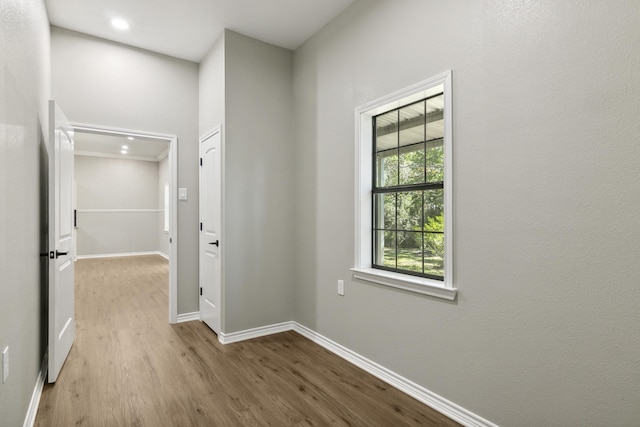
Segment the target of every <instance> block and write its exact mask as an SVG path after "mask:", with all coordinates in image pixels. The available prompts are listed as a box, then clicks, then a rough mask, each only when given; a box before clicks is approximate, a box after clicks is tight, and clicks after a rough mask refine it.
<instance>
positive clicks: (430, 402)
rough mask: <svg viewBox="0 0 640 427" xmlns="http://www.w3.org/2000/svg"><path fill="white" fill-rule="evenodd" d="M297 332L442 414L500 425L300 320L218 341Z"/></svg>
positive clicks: (479, 425)
mask: <svg viewBox="0 0 640 427" xmlns="http://www.w3.org/2000/svg"><path fill="white" fill-rule="evenodd" d="M291 330H292V331H295V332H297V333H299V334H300V335H302V336H304V337H305V338H307V339H309V340H311V341H313V342H315V343H316V344H318V345H320V346H322V347H324V348H326V349H327V350H329V351H331V352H332V353H334V354H336V355H338V356H340V357H342V358H343V359H345V360H347V361H348V362H350V363H352V364H354V365H356V366H357V367H359V368H361V369H362V370H364V371H366V372H368V373H370V374H371V375H373V376H375V377H377V378H379V379H381V380H382V381H384V382H386V383H387V384H389V385H390V386H392V387H395V388H397V389H398V390H400V391H402V392H403V393H406V394H408V395H409V396H411V397H413V398H414V399H416V400H418V401H420V402H422V403H424V404H425V405H427V406H429V407H431V408H433V409H435V410H436V411H438V412H440V413H441V414H443V415H446V416H447V417H449V418H451V419H452V420H454V421H456V422H458V423H460V424H462V425H463V426H467V427H498V426H497V425H496V424H494V423H492V422H491V421H489V420H486V419H484V418H482V417H481V416H479V415H477V414H474V413H473V412H471V411H469V410H467V409H465V408H463V407H461V406H460V405H457V404H455V403H453V402H451V401H450V400H447V399H445V398H444V397H442V396H440V395H438V394H436V393H434V392H432V391H430V390H428V389H426V388H425V387H422V386H421V385H419V384H416V383H414V382H413V381H411V380H409V379H407V378H404V377H403V376H401V375H399V374H397V373H395V372H393V371H391V370H390V369H387V368H385V367H384V366H382V365H380V364H378V363H376V362H374V361H372V360H369V359H367V358H366V357H364V356H362V355H360V354H358V353H356V352H354V351H352V350H350V349H348V348H347V347H345V346H343V345H341V344H338V343H337V342H335V341H332V340H331V339H329V338H327V337H325V336H323V335H321V334H319V333H317V332H315V331H314V330H312V329H310V328H308V327H306V326H304V325H302V324H300V323H298V322H283V323H277V324H274V325H269V326H263V327H258V328H252V329H247V330H245V331H238V332H232V333H228V334H225V333H220V334H219V335H218V340H219V341H220V342H221V343H222V344H231V343H235V342H239V341H244V340H249V339H253V338H259V337H263V336H267V335H271V334H277V333H280V332H286V331H291Z"/></svg>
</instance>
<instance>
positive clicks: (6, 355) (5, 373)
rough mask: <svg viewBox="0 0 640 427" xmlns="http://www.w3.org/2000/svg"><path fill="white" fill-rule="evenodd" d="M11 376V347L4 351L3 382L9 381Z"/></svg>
mask: <svg viewBox="0 0 640 427" xmlns="http://www.w3.org/2000/svg"><path fill="white" fill-rule="evenodd" d="M8 377H9V347H6V348H5V349H4V350H3V351H2V384H4V383H6V382H7V378H8Z"/></svg>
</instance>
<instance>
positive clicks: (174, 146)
mask: <svg viewBox="0 0 640 427" xmlns="http://www.w3.org/2000/svg"><path fill="white" fill-rule="evenodd" d="M71 126H72V127H73V129H74V130H76V131H78V132H85V133H97V134H107V135H117V136H132V137H134V138H135V137H140V138H145V139H157V140H159V141H165V142H168V143H169V195H170V196H169V217H170V221H171V223H170V227H169V228H170V231H169V239H170V240H169V241H170V244H169V252H170V253H169V323H177V322H178V137H177V136H176V135H169V134H161V133H156V132H147V131H139V130H131V129H121V128H114V127H107V126H99V125H89V124H81V123H71Z"/></svg>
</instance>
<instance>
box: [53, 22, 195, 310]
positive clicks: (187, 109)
mask: <svg viewBox="0 0 640 427" xmlns="http://www.w3.org/2000/svg"><path fill="white" fill-rule="evenodd" d="M51 50H52V63H51V74H52V93H53V97H54V99H56V100H57V101H58V102H59V104H60V106H61V107H62V109H63V110H64V111H65V114H66V115H67V117H68V119H69V120H70V121H72V122H76V123H87V124H93V125H100V126H110V127H116V128H124V129H134V130H142V131H148V132H158V133H164V134H172V135H177V136H178V187H186V188H187V189H188V190H189V200H187V201H180V202H178V233H179V235H178V239H179V242H178V260H177V261H178V313H190V312H194V311H197V310H198V256H197V255H198V252H197V249H198V248H197V244H196V242H197V239H198V227H197V224H198V197H197V194H198V168H197V162H198V143H197V141H198V134H197V131H198V65H197V64H195V63H192V62H188V61H184V60H180V59H176V58H171V57H168V56H164V55H159V54H155V53H151V52H148V51H144V50H140V49H136V48H132V47H128V46H125V45H121V44H118V43H113V42H108V41H105V40H102V39H98V38H94V37H90V36H86V35H83V34H80V33H76V32H73V31H68V30H64V29H60V28H57V27H53V28H52V32H51Z"/></svg>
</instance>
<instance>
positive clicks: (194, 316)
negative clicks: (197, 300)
mask: <svg viewBox="0 0 640 427" xmlns="http://www.w3.org/2000/svg"><path fill="white" fill-rule="evenodd" d="M192 320H200V312H199V311H194V312H192V313H181V314H178V317H177V320H176V323H183V322H191V321H192Z"/></svg>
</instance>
